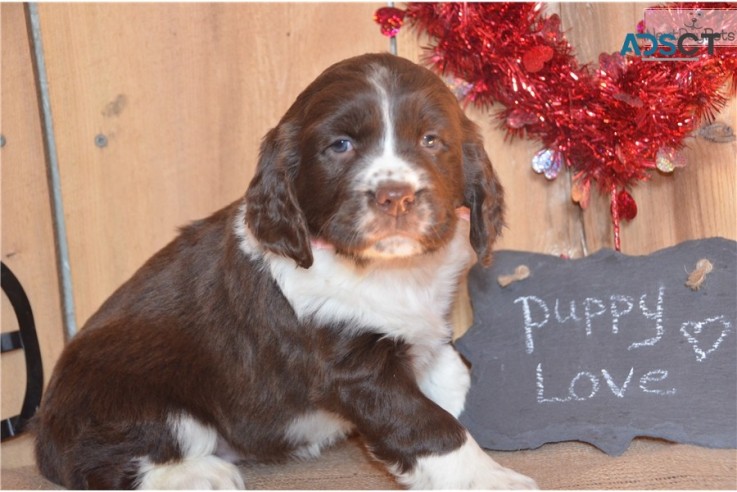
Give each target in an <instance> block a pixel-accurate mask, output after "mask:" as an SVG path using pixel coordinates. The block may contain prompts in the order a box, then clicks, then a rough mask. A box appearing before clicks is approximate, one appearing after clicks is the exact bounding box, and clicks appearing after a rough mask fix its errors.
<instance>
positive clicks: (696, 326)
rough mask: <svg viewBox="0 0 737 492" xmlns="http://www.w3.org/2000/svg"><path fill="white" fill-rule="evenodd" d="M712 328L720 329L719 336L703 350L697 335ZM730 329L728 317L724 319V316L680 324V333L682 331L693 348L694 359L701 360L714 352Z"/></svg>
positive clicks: (730, 324)
mask: <svg viewBox="0 0 737 492" xmlns="http://www.w3.org/2000/svg"><path fill="white" fill-rule="evenodd" d="M714 328H717V329H721V330H722V332H721V334H720V335H719V338H717V340H716V341H715V342H714V344H713V345H712V346H711V347H710V348H708V349H706V350H704V348H703V347H702V346H701V344H700V343H701V342H700V341H699V339H698V338H697V337H699V336H701V334H702V333H704V331H707V330H708V331H710V332H711V331H712V330H713V329H714ZM731 331H732V323H730V322H729V320H728V319H726V318H725V317H724V316H716V317H714V318H707V319H705V320H703V321H699V322H696V321H687V322H685V323H683V324H682V325H681V333H683V336H685V337H686V340H688V343H690V344H691V348H693V350H694V352H695V353H696V360H697V361H699V362H701V361H703V360H704V359H706V357H707V356H708V355H709V354H711V353H712V352H714V351H715V350H716V349H718V348H719V345H721V344H722V342H723V341H724V339H725V338H727V335H729V333H730V332H731Z"/></svg>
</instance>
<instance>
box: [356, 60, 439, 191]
mask: <svg viewBox="0 0 737 492" xmlns="http://www.w3.org/2000/svg"><path fill="white" fill-rule="evenodd" d="M390 77H391V75H390V74H389V72H388V71H387V69H386V68H385V67H380V66H379V67H374V71H373V73H372V74H371V75H370V77H369V80H370V82H371V83H372V84H373V86H374V88H375V89H376V91H377V93H378V94H379V104H380V109H381V120H382V128H383V132H382V135H383V137H382V142H381V148H380V154H379V155H378V156H377V157H375V158H374V159H373V161H371V162H370V163H369V165H368V166H367V167H366V169H364V170H363V171H362V172H361V173H360V174H359V176H358V180H357V186H358V188H359V189H360V190H362V191H373V190H375V189H376V187H377V186H378V184H379V183H381V182H382V181H397V182H400V183H406V184H409V185H410V186H412V187H413V188H414V190H415V191H416V190H419V189H421V188H423V187H425V186H426V185H427V181H428V180H427V176H426V175H425V173H424V172H422V171H421V170H419V169H417V168H416V166H413V165H412V164H411V163H409V162H407V161H406V160H404V159H402V158H401V157H400V156H398V155H397V152H396V150H397V149H396V147H397V145H396V131H395V122H394V112H393V111H392V107H391V98H390V96H389V92H388V90H387V85H388V84H389V79H390Z"/></svg>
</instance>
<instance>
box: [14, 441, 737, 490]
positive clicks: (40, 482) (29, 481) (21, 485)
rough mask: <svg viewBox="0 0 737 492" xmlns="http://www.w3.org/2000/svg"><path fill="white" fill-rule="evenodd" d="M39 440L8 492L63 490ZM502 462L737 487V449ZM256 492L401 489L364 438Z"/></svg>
mask: <svg viewBox="0 0 737 492" xmlns="http://www.w3.org/2000/svg"><path fill="white" fill-rule="evenodd" d="M30 446H31V441H30V439H29V438H28V437H27V436H21V437H19V438H16V439H14V440H11V441H9V442H7V443H3V444H2V460H3V461H2V476H1V479H0V485H1V486H2V488H3V489H46V488H55V487H54V485H53V484H51V483H50V482H47V481H46V480H44V479H43V478H42V477H40V476H39V475H38V473H37V472H36V470H35V467H34V466H33V465H32V456H31V452H30ZM490 454H491V456H492V457H494V459H496V460H497V461H499V462H500V463H501V464H503V465H505V466H509V467H511V468H514V469H515V470H517V471H520V472H522V473H525V474H527V475H529V476H531V477H533V478H535V480H537V482H538V484H539V485H540V486H541V487H542V488H545V489H731V490H735V489H737V450H734V449H730V450H713V449H706V448H701V447H697V446H686V445H680V444H671V443H667V442H664V441H659V440H654V439H637V440H635V441H634V442H633V443H632V445H631V446H630V449H629V450H628V451H627V452H626V453H624V454H623V455H622V456H619V457H611V456H607V455H605V454H604V453H602V452H601V451H599V450H597V449H595V448H593V447H592V446H589V445H586V444H581V443H561V444H548V445H546V446H543V447H542V448H540V449H537V450H534V451H517V452H508V453H504V452H494V453H490ZM243 474H244V476H245V477H246V483H247V485H248V487H249V488H253V489H313V490H314V489H374V490H376V489H396V488H398V486H397V484H396V483H395V482H394V480H393V479H392V478H391V477H390V476H389V475H388V474H387V473H386V472H385V471H384V470H383V468H382V467H381V466H380V465H378V464H376V463H375V462H373V461H372V460H371V459H370V458H369V456H368V454H367V453H366V452H365V451H364V449H363V447H362V446H361V444H360V442H359V441H358V440H357V439H350V440H348V441H346V442H344V443H341V444H339V445H337V446H335V447H333V448H331V449H329V450H327V451H326V452H325V453H324V454H323V455H322V456H321V457H320V458H318V459H316V460H311V461H303V462H291V463H287V464H285V465H278V466H249V467H244V468H243Z"/></svg>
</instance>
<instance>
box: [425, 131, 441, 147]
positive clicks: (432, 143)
mask: <svg viewBox="0 0 737 492" xmlns="http://www.w3.org/2000/svg"><path fill="white" fill-rule="evenodd" d="M420 145H422V146H423V147H425V148H426V149H435V148H437V147H440V137H438V136H437V135H433V134H432V133H428V134H427V135H424V136H423V137H422V140H420Z"/></svg>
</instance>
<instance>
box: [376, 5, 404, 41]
mask: <svg viewBox="0 0 737 492" xmlns="http://www.w3.org/2000/svg"><path fill="white" fill-rule="evenodd" d="M374 21H375V22H376V23H377V24H379V26H381V34H383V35H384V36H388V37H391V38H393V37H394V36H396V35H397V33H398V32H399V29H400V28H401V27H402V24H403V23H404V10H400V9H398V8H394V7H382V8H380V9H379V10H377V11H376V13H374Z"/></svg>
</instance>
